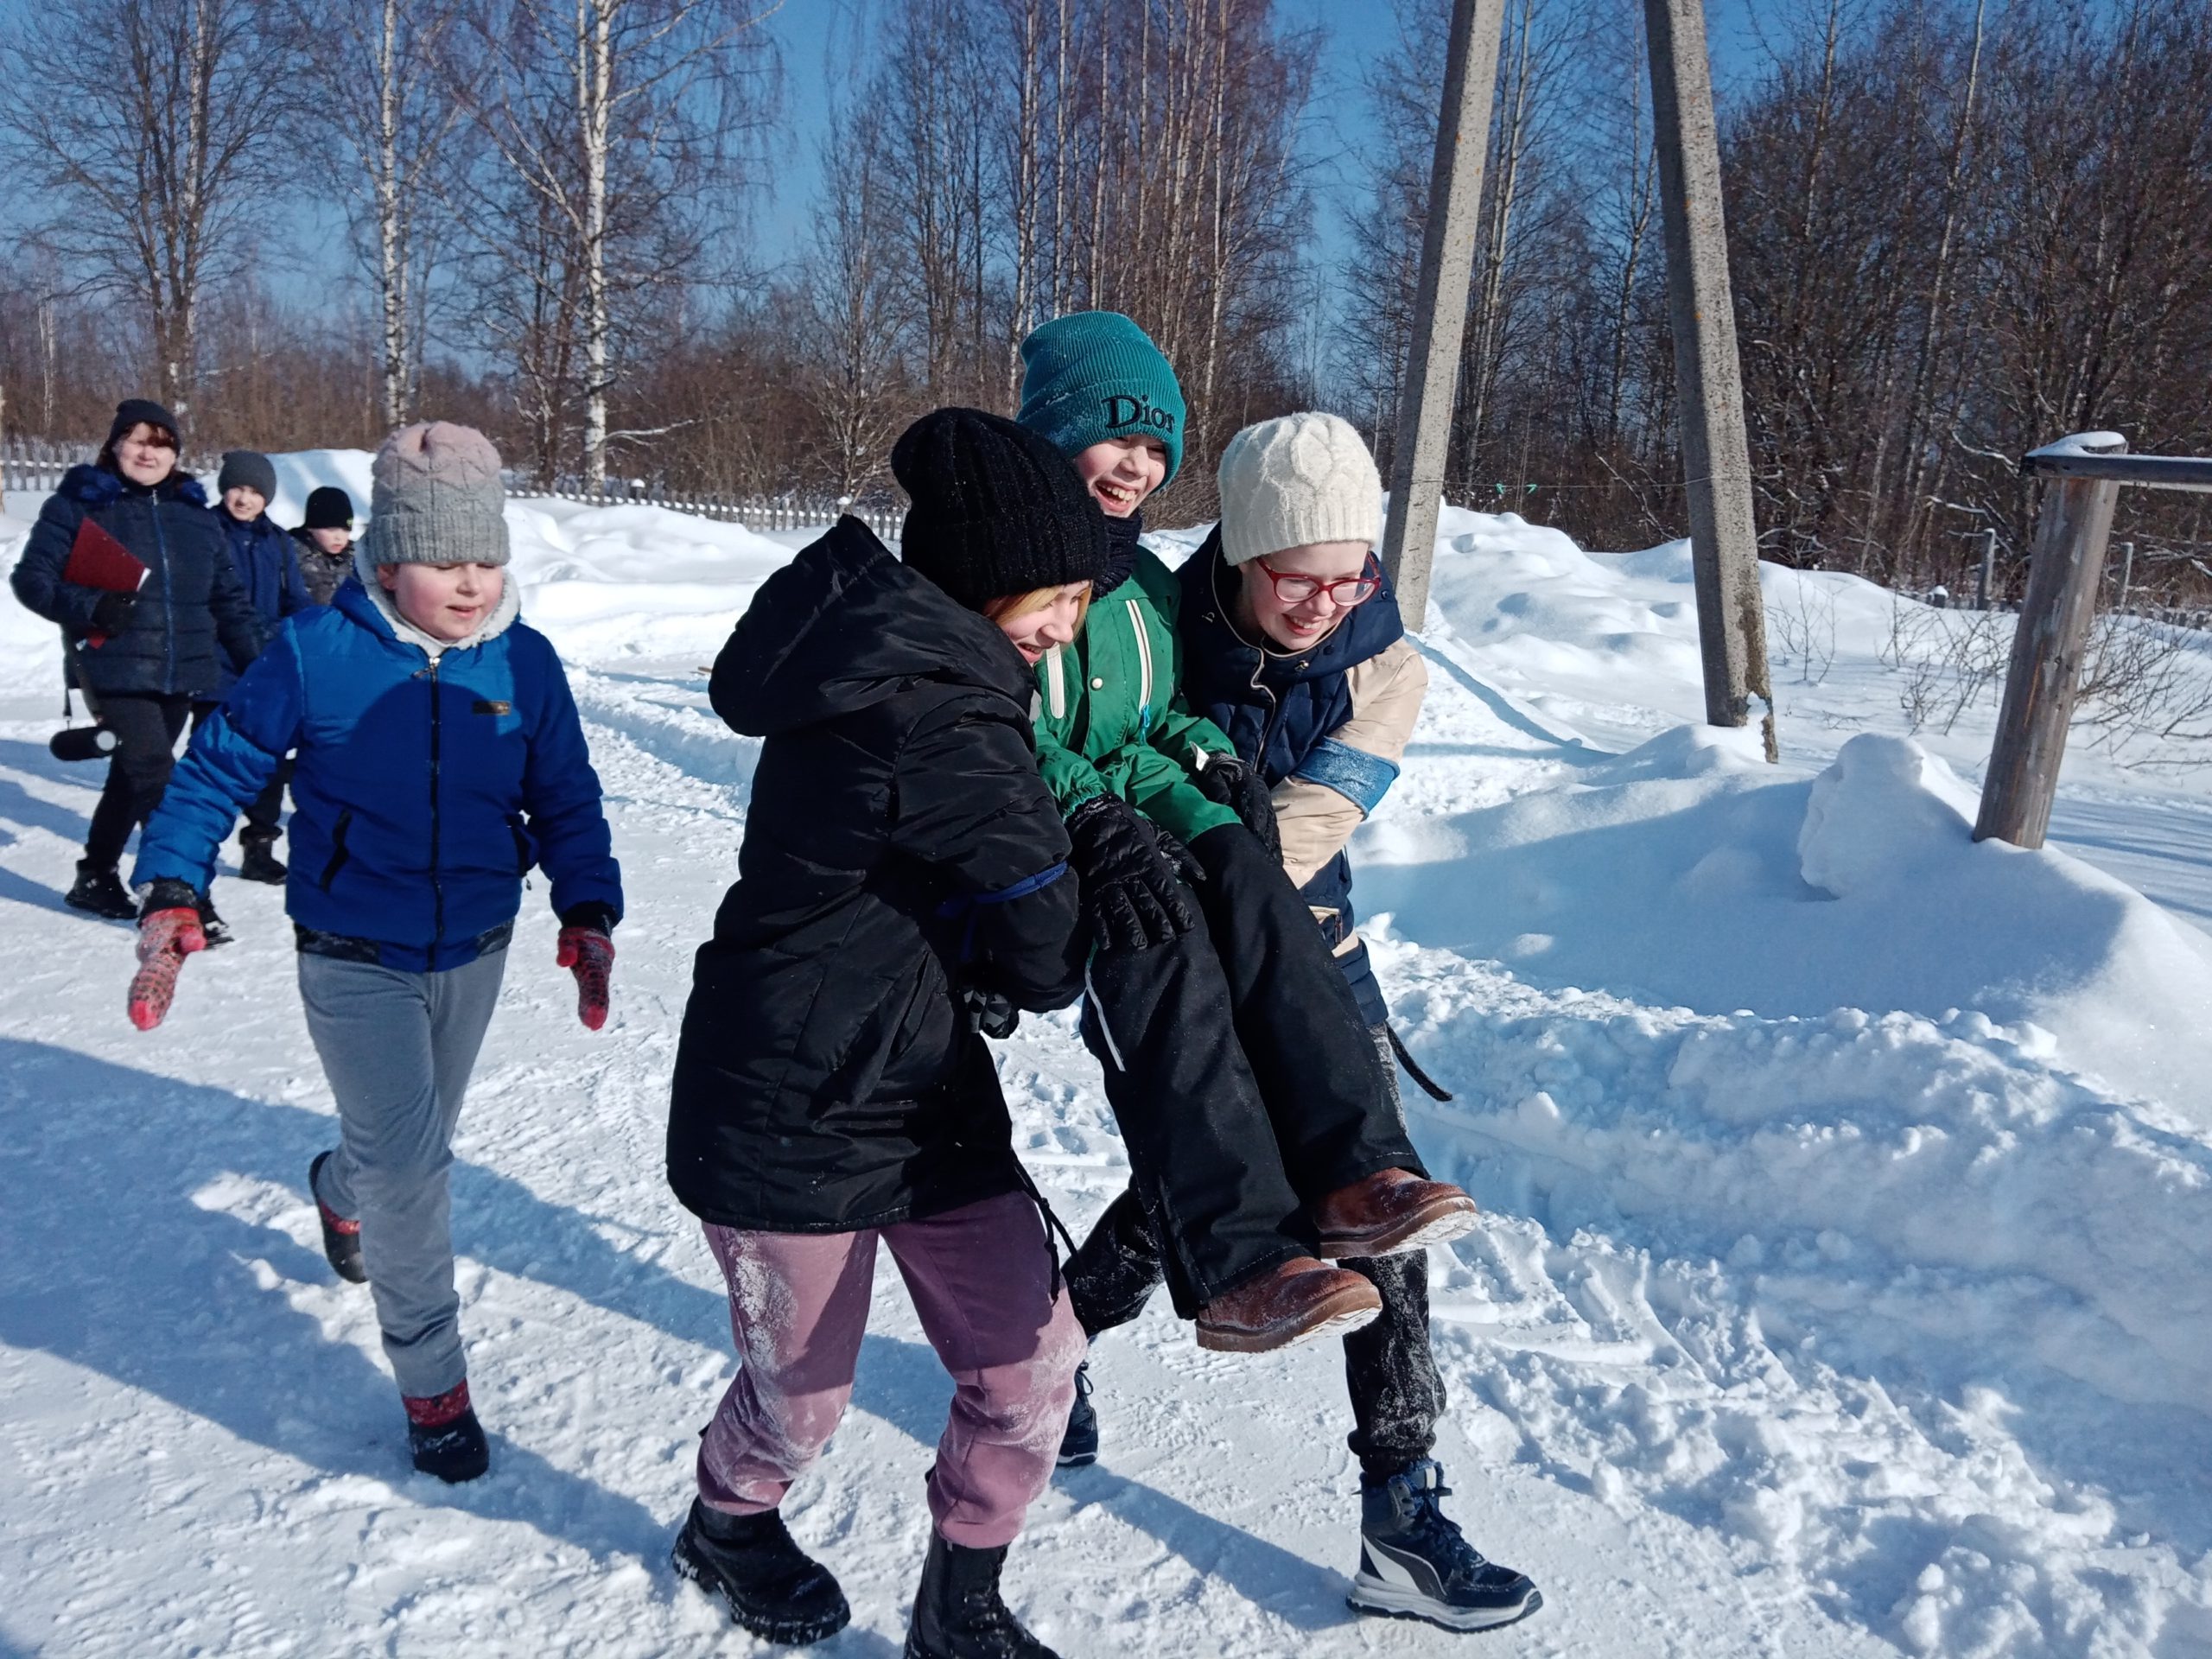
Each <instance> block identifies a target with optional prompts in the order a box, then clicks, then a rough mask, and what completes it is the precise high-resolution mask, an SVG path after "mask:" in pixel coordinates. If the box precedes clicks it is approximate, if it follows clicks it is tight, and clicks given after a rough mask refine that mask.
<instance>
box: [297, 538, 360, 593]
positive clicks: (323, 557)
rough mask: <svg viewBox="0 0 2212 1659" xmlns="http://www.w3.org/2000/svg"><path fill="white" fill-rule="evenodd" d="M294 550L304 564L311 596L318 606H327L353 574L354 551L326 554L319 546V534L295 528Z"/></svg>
mask: <svg viewBox="0 0 2212 1659" xmlns="http://www.w3.org/2000/svg"><path fill="white" fill-rule="evenodd" d="M292 543H293V546H292V552H293V556H294V557H295V558H296V560H297V561H298V563H299V567H300V581H301V582H302V585H303V586H304V587H305V588H307V594H308V599H309V601H312V602H313V603H315V604H317V605H327V604H329V603H330V601H331V597H332V595H333V594H336V593H337V591H338V589H339V588H340V585H342V584H343V583H344V582H345V580H346V577H347V576H349V575H353V549H352V548H351V547H348V548H347V549H346V551H344V552H343V553H326V552H324V551H323V550H321V548H320V547H317V546H316V545H315V537H314V536H313V534H311V533H310V532H309V531H307V530H305V529H304V528H303V529H300V530H296V531H292Z"/></svg>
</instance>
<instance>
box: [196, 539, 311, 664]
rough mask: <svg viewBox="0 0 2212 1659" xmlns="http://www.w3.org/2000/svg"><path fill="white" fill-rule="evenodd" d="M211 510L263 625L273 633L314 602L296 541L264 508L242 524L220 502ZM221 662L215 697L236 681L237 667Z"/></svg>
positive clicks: (247, 594) (240, 580)
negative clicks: (280, 527)
mask: <svg viewBox="0 0 2212 1659" xmlns="http://www.w3.org/2000/svg"><path fill="white" fill-rule="evenodd" d="M214 513H215V519H216V522H217V523H219V524H221V525H222V527H223V535H224V537H225V538H226V540H227V541H228V542H229V543H230V544H231V563H232V567H233V568H234V569H236V570H237V571H238V580H239V582H242V583H244V584H245V594H246V597H247V598H248V599H250V600H251V601H253V608H254V609H255V610H256V611H257V612H259V613H260V614H261V620H262V623H263V625H264V627H265V628H266V629H267V631H268V632H270V633H271V634H274V633H275V632H277V624H278V623H279V622H282V621H283V620H284V619H285V618H286V617H288V616H289V615H291V614H292V613H293V612H295V611H304V610H305V609H307V607H308V606H310V605H312V604H314V603H315V601H314V600H313V599H312V598H310V597H309V596H308V585H307V582H305V581H304V580H303V579H302V576H301V575H300V561H299V559H298V557H297V556H296V555H295V554H294V552H293V549H294V547H295V546H296V543H295V542H294V541H293V540H292V538H291V537H289V536H287V535H286V534H285V533H284V532H283V531H281V530H279V529H277V526H276V525H275V524H271V523H270V520H269V515H268V514H267V513H265V512H264V513H263V514H261V515H260V516H259V517H257V518H255V519H254V520H253V521H252V522H251V524H240V523H239V522H238V520H237V519H235V518H232V517H231V515H230V512H229V510H228V509H226V508H225V507H223V506H221V505H217V506H216V507H215V509H214ZM221 666H222V670H223V675H222V678H221V680H220V681H219V683H218V684H217V685H216V687H215V696H216V698H217V700H218V701H219V700H221V699H222V698H224V697H227V696H230V695H231V688H232V686H234V685H236V684H237V683H238V672H239V671H238V670H237V669H234V668H232V666H231V665H230V664H229V663H228V662H227V661H226V662H225V663H224V664H222V665H221Z"/></svg>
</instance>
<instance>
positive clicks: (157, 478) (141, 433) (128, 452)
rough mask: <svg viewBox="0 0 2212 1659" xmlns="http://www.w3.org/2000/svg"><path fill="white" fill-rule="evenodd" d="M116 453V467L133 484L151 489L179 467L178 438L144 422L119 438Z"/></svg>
mask: <svg viewBox="0 0 2212 1659" xmlns="http://www.w3.org/2000/svg"><path fill="white" fill-rule="evenodd" d="M113 453H114V455H115V469H116V470H117V471H118V472H119V473H121V474H123V475H124V477H125V478H127V479H129V480H130V481H131V482H132V483H133V484H142V485H144V486H147V487H148V488H149V489H150V488H151V487H152V486H155V485H156V484H158V483H160V482H161V481H162V480H163V479H165V478H167V477H168V475H169V473H170V471H171V470H172V469H173V468H174V467H175V466H176V440H175V438H173V437H171V436H170V435H168V433H166V432H164V431H162V429H161V428H160V427H158V426H155V425H152V424H151V423H148V422H145V421H141V422H139V423H138V424H137V425H136V426H134V427H132V428H131V429H130V430H129V431H128V432H126V433H124V435H122V436H121V437H119V438H118V439H117V440H116V441H115V447H114V451H113Z"/></svg>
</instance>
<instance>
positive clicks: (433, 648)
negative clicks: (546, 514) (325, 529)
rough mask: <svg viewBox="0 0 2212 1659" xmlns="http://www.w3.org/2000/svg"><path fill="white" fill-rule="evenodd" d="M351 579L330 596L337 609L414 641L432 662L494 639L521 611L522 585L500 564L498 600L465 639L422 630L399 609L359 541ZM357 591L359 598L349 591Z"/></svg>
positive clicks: (394, 636)
mask: <svg viewBox="0 0 2212 1659" xmlns="http://www.w3.org/2000/svg"><path fill="white" fill-rule="evenodd" d="M353 575H354V577H355V580H354V581H353V582H346V583H345V584H344V585H342V586H341V587H340V588H339V589H338V591H337V592H336V593H334V594H332V595H331V596H330V602H331V603H332V604H333V605H334V606H335V607H337V608H338V609H340V610H341V611H343V612H345V613H346V615H348V616H350V617H352V618H353V620H355V621H356V622H359V623H361V624H363V625H364V626H367V627H368V628H370V629H371V630H372V632H382V633H385V634H388V635H389V636H391V638H392V639H396V640H397V641H399V642H400V643H401V644H402V645H416V646H419V647H420V648H421V649H422V652H423V655H424V656H426V657H428V658H430V660H431V661H433V662H435V661H436V660H437V659H438V658H440V657H442V656H443V655H444V654H445V653H446V652H449V651H467V649H468V648H469V647H470V646H471V645H482V644H484V642H485V641H486V640H487V639H498V638H499V636H500V635H501V634H503V633H505V632H506V631H507V630H508V628H510V627H511V626H513V625H514V621H515V619H516V618H518V617H519V616H520V615H521V614H522V588H521V584H519V583H518V582H516V581H515V579H514V575H513V572H512V570H510V569H505V568H503V569H501V571H500V573H499V603H498V604H496V605H494V606H493V607H492V614H491V615H489V616H487V617H486V618H485V619H484V620H483V622H482V623H481V624H480V626H478V628H477V629H476V632H474V633H472V634H470V635H469V636H468V637H467V639H439V638H438V637H437V636H436V635H435V634H432V633H425V632H423V630H422V629H420V628H418V627H416V626H415V625H414V624H413V623H412V622H410V621H409V620H407V619H406V618H405V617H404V616H402V615H401V614H400V613H399V606H398V604H397V602H396V601H394V600H393V598H392V596H391V594H388V593H386V592H385V590H384V584H383V583H382V582H378V580H377V567H376V565H375V563H373V562H372V560H371V559H370V558H369V556H368V555H367V552H366V550H365V549H364V548H362V547H361V545H360V544H359V543H355V544H354V549H353ZM355 588H359V591H360V594H361V597H360V600H359V601H355V600H354V599H353V597H352V594H353V590H354V589H355Z"/></svg>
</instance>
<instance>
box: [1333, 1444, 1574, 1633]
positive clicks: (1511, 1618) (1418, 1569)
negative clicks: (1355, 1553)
mask: <svg viewBox="0 0 2212 1659" xmlns="http://www.w3.org/2000/svg"><path fill="white" fill-rule="evenodd" d="M1451 1490H1452V1489H1451V1488H1450V1487H1448V1486H1446V1484H1444V1471H1443V1469H1442V1468H1441V1467H1440V1465H1437V1464H1436V1463H1434V1462H1433V1461H1431V1460H1429V1459H1422V1460H1421V1462H1419V1463H1416V1464H1414V1465H1413V1467H1411V1468H1410V1469H1408V1470H1407V1471H1405V1472H1404V1473H1403V1474H1398V1475H1393V1476H1391V1477H1390V1478H1389V1480H1387V1481H1385V1482H1384V1483H1383V1484H1382V1485H1380V1486H1375V1485H1370V1484H1367V1483H1366V1482H1365V1481H1362V1482H1361V1483H1360V1492H1359V1503H1360V1523H1359V1573H1358V1574H1357V1576H1356V1577H1355V1578H1354V1579H1353V1580H1352V1581H1351V1595H1349V1596H1347V1597H1345V1598H1344V1599H1345V1600H1347V1601H1348V1602H1350V1603H1351V1605H1352V1606H1354V1607H1355V1608H1357V1609H1358V1610H1359V1611H1361V1612H1363V1613H1384V1614H1388V1615H1389V1617H1390V1618H1425V1619H1427V1621H1428V1622H1429V1623H1430V1624H1441V1625H1442V1626H1443V1627H1444V1628H1445V1629H1446V1630H1493V1629H1495V1628H1496V1627H1497V1626H1498V1625H1500V1624H1513V1623H1514V1622H1515V1621H1516V1620H1518V1619H1523V1618H1528V1617H1529V1614H1531V1613H1533V1612H1535V1611H1536V1609H1538V1608H1539V1607H1541V1606H1542V1605H1544V1599H1543V1597H1542V1596H1541V1595H1539V1594H1538V1593H1537V1592H1536V1586H1535V1585H1533V1584H1531V1583H1529V1580H1528V1579H1527V1578H1526V1577H1525V1576H1524V1575H1523V1574H1522V1573H1516V1572H1515V1571H1514V1570H1513V1569H1512V1568H1511V1567H1500V1566H1498V1565H1497V1563H1496V1562H1494V1561H1487V1560H1484V1559H1483V1558H1482V1556H1481V1555H1479V1554H1477V1553H1476V1551H1475V1550H1474V1548H1472V1546H1471V1545H1470V1544H1469V1543H1468V1542H1467V1541H1466V1540H1465V1538H1463V1537H1461V1536H1460V1535H1459V1527H1458V1526H1457V1525H1456V1524H1455V1523H1454V1522H1452V1521H1451V1520H1449V1519H1448V1518H1447V1517H1446V1516H1445V1513H1444V1511H1443V1510H1442V1509H1441V1508H1440V1507H1439V1506H1438V1504H1437V1499H1439V1498H1440V1497H1444V1496H1445V1495H1446V1493H1448V1492H1449V1491H1451Z"/></svg>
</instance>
